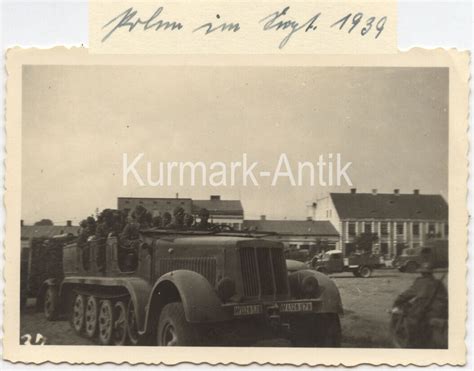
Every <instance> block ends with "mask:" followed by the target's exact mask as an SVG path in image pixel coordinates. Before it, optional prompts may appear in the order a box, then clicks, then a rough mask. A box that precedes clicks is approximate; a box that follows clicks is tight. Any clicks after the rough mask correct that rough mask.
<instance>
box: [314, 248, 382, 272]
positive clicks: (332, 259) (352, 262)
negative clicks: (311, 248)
mask: <svg viewBox="0 0 474 371" xmlns="http://www.w3.org/2000/svg"><path fill="white" fill-rule="evenodd" d="M309 265H310V266H311V267H312V268H313V269H315V270H316V271H318V272H322V273H324V274H331V273H341V272H352V274H353V275H354V276H356V277H362V278H369V277H371V276H372V272H373V270H374V269H377V268H382V267H383V265H384V264H383V262H382V261H381V258H380V257H379V256H377V255H372V254H370V253H361V254H358V253H354V254H351V255H350V256H348V257H347V258H345V257H344V256H343V254H342V251H340V250H329V251H326V252H325V253H324V254H323V255H322V257H321V258H318V257H314V258H313V259H312V260H311V262H310V264H309Z"/></svg>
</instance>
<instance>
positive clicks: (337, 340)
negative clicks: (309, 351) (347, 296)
mask: <svg viewBox="0 0 474 371" xmlns="http://www.w3.org/2000/svg"><path fill="white" fill-rule="evenodd" d="M314 334H315V346H316V347H323V348H324V347H325V348H338V347H340V346H341V339H342V331H341V322H340V320H339V315H338V314H336V313H322V314H319V315H317V316H316V320H315V331H314Z"/></svg>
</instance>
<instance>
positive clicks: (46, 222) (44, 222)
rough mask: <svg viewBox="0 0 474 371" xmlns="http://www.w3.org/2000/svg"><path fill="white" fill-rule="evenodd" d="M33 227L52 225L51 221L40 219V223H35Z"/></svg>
mask: <svg viewBox="0 0 474 371" xmlns="http://www.w3.org/2000/svg"><path fill="white" fill-rule="evenodd" d="M35 225H54V223H53V221H52V220H51V219H41V220H40V221H38V222H36V223H35Z"/></svg>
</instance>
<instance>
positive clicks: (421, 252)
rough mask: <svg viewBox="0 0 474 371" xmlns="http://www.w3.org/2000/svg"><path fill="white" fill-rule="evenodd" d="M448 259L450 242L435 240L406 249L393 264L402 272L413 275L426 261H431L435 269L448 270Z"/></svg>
mask: <svg viewBox="0 0 474 371" xmlns="http://www.w3.org/2000/svg"><path fill="white" fill-rule="evenodd" d="M448 257H449V251H448V240H446V239H434V240H431V241H428V242H426V243H425V244H424V246H421V247H413V248H406V249H404V250H403V251H402V253H401V255H400V256H397V257H396V258H395V260H394V261H393V263H392V264H393V266H394V267H395V268H398V270H399V271H400V272H406V273H413V272H416V270H417V269H418V268H419V266H420V265H421V263H422V262H426V261H429V262H430V263H431V265H432V266H433V268H447V267H448Z"/></svg>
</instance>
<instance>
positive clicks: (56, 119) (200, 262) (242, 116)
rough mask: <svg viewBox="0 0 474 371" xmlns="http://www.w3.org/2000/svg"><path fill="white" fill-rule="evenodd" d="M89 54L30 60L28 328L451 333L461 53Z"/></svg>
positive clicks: (263, 343) (233, 341) (421, 344)
mask: <svg viewBox="0 0 474 371" xmlns="http://www.w3.org/2000/svg"><path fill="white" fill-rule="evenodd" d="M77 53H81V52H80V51H79V52H77ZM59 54H61V53H59ZM63 54H64V51H63ZM90 59H93V58H92V57H91V58H90ZM97 59H98V60H99V62H98V63H82V64H81V63H69V62H61V59H58V61H57V62H56V63H43V62H41V63H37V64H36V63H25V64H23V65H22V66H21V80H20V81H21V82H20V83H19V84H20V85H21V94H19V95H18V97H21V116H20V117H21V120H20V121H21V123H20V124H21V126H20V129H21V130H19V132H18V136H19V137H18V139H19V140H20V141H21V147H19V149H18V154H19V158H20V159H21V162H20V164H21V166H20V167H19V169H18V172H19V173H20V179H21V191H20V192H19V194H18V199H19V200H20V205H21V210H19V212H18V213H17V214H16V215H19V216H20V218H19V219H18V220H17V222H15V223H17V224H16V225H18V226H19V228H18V232H19V234H18V236H17V238H18V239H17V241H18V242H17V243H18V250H20V251H21V254H20V253H18V256H19V259H18V261H17V262H16V264H17V267H15V269H16V270H17V272H18V276H17V277H19V282H18V285H17V287H18V290H17V294H16V298H15V297H12V296H9V297H7V300H9V301H10V304H11V302H12V301H16V302H17V303H18V304H17V305H18V306H17V308H18V309H17V311H18V312H17V313H18V317H17V318H18V324H17V326H18V327H17V329H18V333H17V335H16V339H17V340H16V343H17V345H18V346H20V348H22V347H27V346H28V345H44V346H46V348H45V349H47V348H48V346H50V345H54V346H63V347H62V348H61V349H69V348H71V351H72V350H73V349H75V347H74V346H78V345H80V346H105V348H104V349H111V348H114V347H116V346H127V347H130V346H135V347H136V349H142V347H145V348H146V347H150V346H158V347H164V346H178V347H216V351H220V350H218V349H221V350H222V351H224V350H223V349H224V348H225V347H246V348H247V349H252V348H258V349H262V350H263V353H262V354H266V353H264V352H265V350H264V349H266V348H268V347H270V348H273V347H279V348H281V349H285V350H283V353H282V355H281V358H279V360H284V354H285V352H288V353H287V354H291V349H292V348H296V347H298V348H306V349H308V350H310V349H314V348H345V349H347V351H348V352H349V351H350V349H353V348H366V349H367V350H370V351H373V352H375V351H376V349H385V350H387V349H388V348H393V349H397V348H398V349H419V350H427V351H429V350H431V351H432V350H436V351H437V352H440V353H439V354H441V355H443V354H445V353H443V352H448V351H450V350H452V349H453V346H455V347H456V349H458V350H459V349H460V348H459V346H458V344H459V342H458V340H459V339H458V338H457V337H456V336H457V335H460V334H461V332H459V330H457V328H458V326H459V323H460V321H463V318H459V317H457V316H459V315H460V314H462V313H461V312H462V310H464V309H462V310H461V312H458V314H454V315H453V313H454V312H453V305H457V306H458V307H460V308H464V305H465V303H464V302H460V301H459V300H460V299H462V296H461V297H459V296H457V297H456V296H453V293H452V290H453V286H452V285H453V282H457V281H456V280H457V279H458V278H457V274H458V273H459V272H460V271H459V270H457V269H456V266H455V268H454V271H453V264H458V262H459V259H460V258H462V256H463V255H462V254H464V251H465V247H463V246H453V245H452V242H451V241H452V235H453V233H459V229H456V228H461V229H462V228H464V226H462V227H459V226H456V223H454V224H453V223H452V221H453V220H455V221H456V219H453V209H452V205H451V202H450V200H451V199H452V192H459V194H461V192H462V189H463V188H458V187H457V186H454V190H453V188H452V186H453V182H452V179H453V178H452V177H453V173H452V172H453V169H452V162H451V160H452V159H453V157H452V155H453V152H452V151H451V150H452V147H451V146H452V145H453V144H452V141H451V140H452V139H453V138H454V137H453V135H457V134H456V133H457V132H456V131H453V123H452V122H451V120H452V117H453V116H452V115H453V112H457V111H456V110H457V109H458V108H456V107H455V106H452V91H450V89H452V87H453V86H455V85H453V84H455V83H456V79H458V77H456V76H455V77H453V73H452V68H449V66H447V65H446V64H444V65H443V64H442V63H440V64H439V65H435V66H427V65H422V64H421V63H420V66H416V65H409V64H408V63H406V64H405V65H403V63H401V64H402V65H398V64H395V63H393V65H390V64H389V63H386V64H385V65H373V66H367V65H361V63H354V65H337V64H330V63H327V64H326V65H321V64H311V63H307V64H303V63H300V64H295V63H293V64H291V63H286V64H285V63H280V64H274V65H264V64H257V63H256V64H255V65H251V64H245V63H241V64H238V63H236V64H217V65H212V64H207V65H206V64H202V63H196V64H192V63H177V64H170V63H157V64H150V63H145V64H132V63H126V62H122V63H120V64H114V63H107V61H108V60H105V59H102V60H101V59H100V58H97ZM401 60H403V59H401ZM19 71H20V70H18V74H20V72H19ZM460 125H463V124H462V123H461V124H460ZM459 143H460V144H459V145H460V147H459V149H461V146H462V145H463V142H459ZM459 164H462V162H460V163H459ZM463 187H464V186H463ZM456 202H457V201H456ZM455 215H456V214H455ZM458 215H459V218H460V219H459V220H461V221H462V217H463V216H464V214H463V212H462V213H458ZM460 223H461V222H460ZM461 224H462V223H461ZM453 230H454V232H453ZM456 231H458V232H456ZM463 238H464V237H463ZM453 248H454V249H456V251H458V256H457V257H456V256H455V257H453V253H452V251H451V250H452V249H453ZM453 259H454V260H453ZM453 261H454V263H453ZM459 266H460V265H459ZM453 272H454V273H453ZM10 273H11V272H10ZM453 274H454V278H453V277H452V275H453ZM458 287H460V286H458ZM15 305H16V304H15ZM450 308H451V310H450ZM453 321H454V322H453ZM462 333H463V332H462ZM456 334H457V335H456ZM455 337H456V338H455ZM453 339H455V340H454V342H453ZM461 341H462V339H461ZM369 348H370V349H369ZM80 349H86V348H83V347H81V348H80ZM94 349H95V348H94ZM127 349H129V348H127ZM190 349H191V348H190ZM460 350H461V351H462V349H460ZM65 351H66V350H65ZM274 352H275V351H274ZM323 352H329V353H325V354H326V355H330V354H333V355H335V354H336V353H330V352H331V349H327V350H324V351H323ZM137 354H138V353H137ZM190 354H191V353H190ZM216 354H217V353H216ZM249 354H251V353H249ZM348 354H349V353H348ZM367 354H369V353H367ZM374 354H375V353H374ZM420 354H422V353H420ZM446 354H447V353H446ZM122 356H125V355H122ZM203 356H204V355H203ZM249 357H252V356H251V355H250V356H249ZM368 357H369V356H368ZM336 358H337V356H336ZM88 359H89V358H88ZM185 359H188V358H185ZM288 359H290V358H288ZM377 359H380V358H376V357H374V358H367V359H366V362H374V363H376V362H377ZM388 359H389V358H387V361H386V362H389V361H388ZM302 360H305V358H302ZM114 361H116V360H115V359H114ZM127 361H128V359H127ZM336 361H337V359H334V361H333V362H336ZM211 362H212V361H211Z"/></svg>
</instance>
